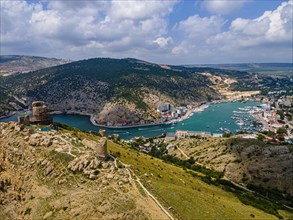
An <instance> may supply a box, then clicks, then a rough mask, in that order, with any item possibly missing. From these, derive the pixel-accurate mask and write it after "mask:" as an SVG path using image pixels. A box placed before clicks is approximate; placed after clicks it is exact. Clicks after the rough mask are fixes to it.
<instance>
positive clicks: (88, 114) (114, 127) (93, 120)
mask: <svg viewBox="0 0 293 220" xmlns="http://www.w3.org/2000/svg"><path fill="white" fill-rule="evenodd" d="M224 102H229V101H227V100H219V101H212V102H209V103H206V104H203V105H201V106H199V107H196V108H193V109H189V110H188V111H187V112H186V114H185V115H184V116H182V117H180V118H176V119H172V120H170V121H167V122H162V123H149V124H139V125H126V126H108V125H102V124H98V123H96V121H95V115H94V114H91V113H87V112H76V111H67V112H62V111H52V112H50V114H53V115H59V114H74V115H84V116H89V117H90V122H91V123H92V124H93V125H94V126H97V127H101V128H107V129H129V128H141V127H151V126H160V125H170V124H176V123H178V122H182V121H184V120H186V119H188V118H190V117H191V116H192V115H193V114H194V113H197V112H202V111H204V110H205V109H206V108H208V107H209V106H210V105H212V104H218V103H224Z"/></svg>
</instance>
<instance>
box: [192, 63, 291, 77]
mask: <svg viewBox="0 0 293 220" xmlns="http://www.w3.org/2000/svg"><path fill="white" fill-rule="evenodd" d="M188 66H196V67H211V68H218V69H226V70H227V69H228V70H238V71H246V72H252V73H266V74H293V63H235V64H202V65H188Z"/></svg>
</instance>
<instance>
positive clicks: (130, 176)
mask: <svg viewBox="0 0 293 220" xmlns="http://www.w3.org/2000/svg"><path fill="white" fill-rule="evenodd" d="M110 157H111V158H112V159H113V160H114V165H115V167H116V168H118V166H117V159H116V158H115V157H113V156H112V155H110ZM119 162H120V163H121V164H122V165H123V166H125V167H126V170H127V172H128V174H129V179H130V181H136V182H137V183H138V184H139V186H140V187H141V188H142V189H143V191H144V192H145V193H146V194H147V195H148V196H149V197H150V198H152V200H153V201H154V202H155V203H156V204H157V205H158V206H159V207H160V209H161V210H162V211H163V212H164V213H165V214H166V215H167V216H168V218H169V219H171V220H175V219H174V218H173V217H172V215H171V214H170V213H169V212H168V211H167V210H166V209H165V208H164V207H163V206H162V205H161V203H160V202H159V201H158V200H157V199H156V198H155V197H154V196H153V195H152V194H151V193H150V192H149V191H148V190H147V189H146V188H145V187H144V185H143V184H142V183H141V181H140V179H139V177H138V176H137V175H135V173H134V172H133V171H132V170H130V169H128V168H127V167H129V165H127V164H125V163H123V162H121V161H119ZM132 177H134V178H132Z"/></svg>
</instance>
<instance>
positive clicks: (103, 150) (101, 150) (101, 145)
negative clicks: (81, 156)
mask: <svg viewBox="0 0 293 220" xmlns="http://www.w3.org/2000/svg"><path fill="white" fill-rule="evenodd" d="M96 153H97V157H98V158H99V159H100V160H104V161H105V160H107V159H108V157H109V154H108V146H107V138H106V137H102V138H101V139H100V140H99V141H98V143H97V147H96Z"/></svg>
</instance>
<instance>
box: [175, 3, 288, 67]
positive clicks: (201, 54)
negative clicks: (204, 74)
mask: <svg viewBox="0 0 293 220" xmlns="http://www.w3.org/2000/svg"><path fill="white" fill-rule="evenodd" d="M292 2H293V1H289V2H283V3H281V4H280V6H279V7H277V8H276V9H275V10H273V11H266V12H264V13H263V15H262V16H260V17H257V18H255V19H243V18H236V19H235V20H233V21H232V22H231V24H230V27H229V29H228V30H226V31H223V30H224V24H225V22H227V21H225V20H224V19H223V17H222V16H211V17H199V16H198V15H194V16H190V17H188V18H187V19H186V20H184V21H181V22H180V23H179V24H177V25H176V28H175V29H176V30H175V31H180V32H182V33H183V34H184V38H183V39H182V40H181V41H180V42H178V43H177V45H175V46H174V47H173V50H172V54H173V56H174V57H177V58H180V59H182V60H184V61H185V62H184V63H203V62H205V63H218V62H226V63H229V62H270V61H276V62H277V61H279V62H284V60H286V61H289V62H292V59H293V57H292V56H293V54H292V41H293V39H292V38H293V33H292V28H293V24H292V20H293V19H292V16H293V12H292V8H293V7H292V6H293V4H292ZM174 41H175V39H174ZM175 42H176V41H175Z"/></svg>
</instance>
